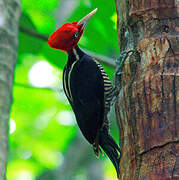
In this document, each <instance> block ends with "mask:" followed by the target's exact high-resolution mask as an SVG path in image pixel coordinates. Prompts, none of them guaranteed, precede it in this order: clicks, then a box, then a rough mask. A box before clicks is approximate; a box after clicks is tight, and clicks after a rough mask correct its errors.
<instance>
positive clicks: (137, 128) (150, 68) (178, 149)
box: [116, 0, 179, 180]
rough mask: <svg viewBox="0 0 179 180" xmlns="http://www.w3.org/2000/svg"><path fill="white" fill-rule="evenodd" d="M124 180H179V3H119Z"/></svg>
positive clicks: (178, 0) (138, 0) (118, 106)
mask: <svg viewBox="0 0 179 180" xmlns="http://www.w3.org/2000/svg"><path fill="white" fill-rule="evenodd" d="M116 7H117V13H118V34H119V46H120V50H121V52H122V51H124V50H126V51H128V50H131V49H134V50H136V52H134V53H130V54H129V56H128V57H127V58H126V60H125V63H124V66H123V68H122V72H123V74H122V75H121V78H120V79H118V81H120V82H119V83H120V93H119V96H118V99H117V103H116V114H117V120H118V125H119V131H120V144H121V148H122V155H121V162H120V165H119V166H120V179H121V180H127V179H128V180H130V179H131V180H144V179H145V180H156V179H157V180H160V179H162V180H165V179H179V98H178V97H179V68H178V65H179V15H178V13H179V0H116Z"/></svg>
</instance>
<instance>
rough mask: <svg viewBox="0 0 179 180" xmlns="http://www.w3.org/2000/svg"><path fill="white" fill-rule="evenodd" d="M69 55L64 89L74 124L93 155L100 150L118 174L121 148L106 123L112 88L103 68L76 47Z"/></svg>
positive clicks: (64, 74)
mask: <svg viewBox="0 0 179 180" xmlns="http://www.w3.org/2000/svg"><path fill="white" fill-rule="evenodd" d="M68 55H69V57H68V62H67V65H66V66H65V68H64V73H63V87H64V91H65V94H66V96H67V98H68V100H69V102H70V104H71V106H72V109H73V111H74V113H75V116H76V120H77V124H78V126H79V128H80V130H81V132H82V134H83V135H84V137H85V138H86V139H87V141H88V142H89V143H90V144H92V145H93V148H94V152H95V153H96V155H97V156H98V154H99V152H101V150H100V147H101V148H102V149H103V150H104V151H105V153H106V154H107V155H108V157H109V158H110V160H111V161H112V163H113V164H114V166H115V168H116V171H117V175H119V160H120V158H119V153H120V149H119V147H118V145H117V144H116V143H115V141H114V140H113V138H112V137H111V136H110V134H109V125H108V120H107V113H108V111H109V107H110V101H111V99H112V96H113V92H114V91H113V90H114V88H113V87H112V85H111V83H110V81H109V78H108V76H107V74H106V73H105V71H104V69H103V67H102V66H101V65H100V64H99V63H98V62H96V61H95V60H94V59H93V58H92V57H90V56H88V55H87V54H85V53H84V52H83V51H81V50H80V48H79V47H78V46H76V47H75V48H73V49H72V50H71V51H70V52H68Z"/></svg>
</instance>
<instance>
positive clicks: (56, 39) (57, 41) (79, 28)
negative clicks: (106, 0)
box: [48, 8, 97, 52]
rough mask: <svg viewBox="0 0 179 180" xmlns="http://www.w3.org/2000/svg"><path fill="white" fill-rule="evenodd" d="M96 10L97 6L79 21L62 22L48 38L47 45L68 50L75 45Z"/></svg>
mask: <svg viewBox="0 0 179 180" xmlns="http://www.w3.org/2000/svg"><path fill="white" fill-rule="evenodd" d="M96 11H97V8H96V9H95V10H93V11H92V12H91V13H89V14H88V15H87V16H85V17H84V18H82V19H81V20H80V21H77V22H73V23H66V24H64V25H63V26H62V27H60V28H59V29H58V30H57V31H55V32H54V33H53V34H52V35H51V36H50V38H49V40H48V44H49V46H50V47H52V48H54V49H59V50H62V51H65V52H68V51H70V50H71V49H72V48H73V47H75V46H76V45H77V43H78V41H79V40H80V38H81V36H82V34H83V31H84V29H85V27H86V24H87V23H88V21H89V20H90V19H91V17H92V16H93V15H94V14H95V12H96Z"/></svg>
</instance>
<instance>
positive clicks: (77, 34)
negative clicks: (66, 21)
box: [73, 31, 79, 39]
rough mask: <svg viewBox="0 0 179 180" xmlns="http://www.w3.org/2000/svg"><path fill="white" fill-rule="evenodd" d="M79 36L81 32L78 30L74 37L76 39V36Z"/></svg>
mask: <svg viewBox="0 0 179 180" xmlns="http://www.w3.org/2000/svg"><path fill="white" fill-rule="evenodd" d="M78 36H79V32H78V31H77V32H76V33H75V34H74V36H73V38H74V39H76V38H78Z"/></svg>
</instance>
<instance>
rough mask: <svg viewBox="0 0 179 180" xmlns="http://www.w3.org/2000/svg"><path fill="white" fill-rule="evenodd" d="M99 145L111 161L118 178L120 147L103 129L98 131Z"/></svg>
mask: <svg viewBox="0 0 179 180" xmlns="http://www.w3.org/2000/svg"><path fill="white" fill-rule="evenodd" d="M99 145H100V146H101V147H102V149H103V150H104V152H105V153H106V154H107V156H108V157H109V159H110V160H111V162H112V163H113V165H114V167H115V169H116V172H117V177H118V178H119V163H120V153H121V152H120V148H119V147H118V145H117V144H116V142H115V141H114V139H113V138H112V137H111V136H110V134H109V133H108V132H106V131H104V130H102V131H100V134H99Z"/></svg>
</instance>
